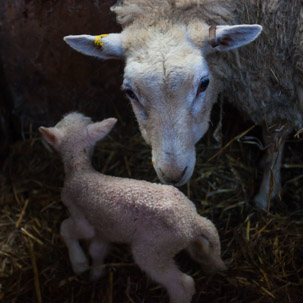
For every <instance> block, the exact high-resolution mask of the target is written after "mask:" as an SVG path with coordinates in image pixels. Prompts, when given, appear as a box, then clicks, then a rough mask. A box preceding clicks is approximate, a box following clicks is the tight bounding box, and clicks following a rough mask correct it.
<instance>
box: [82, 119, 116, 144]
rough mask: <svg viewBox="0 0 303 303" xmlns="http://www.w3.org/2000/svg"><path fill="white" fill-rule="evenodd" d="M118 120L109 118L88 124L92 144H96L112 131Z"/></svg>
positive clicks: (88, 134)
mask: <svg viewBox="0 0 303 303" xmlns="http://www.w3.org/2000/svg"><path fill="white" fill-rule="evenodd" d="M116 122H117V119H115V118H109V119H106V120H103V121H101V122H96V123H92V124H89V125H88V126H87V140H88V141H89V142H90V143H91V144H95V143H96V142H98V141H99V140H101V139H102V138H104V137H105V136H106V135H107V134H108V133H109V132H110V131H111V129H112V128H113V127H114V125H115V124H116Z"/></svg>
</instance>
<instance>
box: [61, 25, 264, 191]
mask: <svg viewBox="0 0 303 303" xmlns="http://www.w3.org/2000/svg"><path fill="white" fill-rule="evenodd" d="M261 30H262V27H261V26H260V25H234V26H229V25H219V26H217V27H209V26H208V25H206V24H204V23H203V22H198V21H197V20H196V21H195V22H192V23H191V24H189V25H188V26H187V27H186V26H185V25H181V24H179V25H177V24H174V25H173V24H171V23H170V22H167V20H164V21H158V22H157V23H156V26H154V27H153V26H152V25H150V24H148V25H146V24H145V26H144V24H143V25H142V27H138V24H137V25H136V24H135V25H134V27H132V26H129V27H126V28H125V29H124V30H123V32H122V33H121V34H110V35H101V36H91V35H76V36H67V37H65V38H64V40H65V41H66V42H67V43H68V44H69V45H70V46H71V47H72V48H74V49H75V50H77V51H79V52H81V53H83V54H86V55H89V56H95V57H99V58H102V59H109V58H123V59H126V67H125V74H124V83H123V89H124V90H125V91H126V93H127V95H128V96H129V98H130V100H131V102H132V106H133V109H134V112H135V114H136V117H137V119H138V122H139V126H140V129H141V132H142V135H143V137H144V139H145V140H146V142H147V143H149V144H150V145H151V147H152V155H153V165H154V167H155V169H156V172H157V174H158V177H159V178H160V180H161V181H162V182H166V183H173V184H175V185H182V184H184V183H186V182H187V181H188V180H189V178H190V177H191V175H192V172H193V169H194V165H195V143H196V142H197V141H198V140H199V139H200V138H201V137H202V136H203V135H204V134H205V132H206V131H207V128H208V122H209V116H210V110H211V107H212V104H213V103H214V101H215V100H216V97H217V94H216V92H217V91H218V85H217V83H216V81H215V79H214V77H213V75H211V74H210V72H209V69H208V66H207V63H206V61H205V58H204V57H203V55H202V53H203V52H205V53H212V52H222V51H228V50H231V49H235V48H238V47H241V46H243V45H246V44H248V43H250V42H252V41H253V40H254V39H256V38H257V37H258V35H259V34H260V32H261ZM203 49H204V50H203Z"/></svg>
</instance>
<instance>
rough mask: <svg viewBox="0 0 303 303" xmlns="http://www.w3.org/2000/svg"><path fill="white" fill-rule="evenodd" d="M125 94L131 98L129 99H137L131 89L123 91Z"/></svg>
mask: <svg viewBox="0 0 303 303" xmlns="http://www.w3.org/2000/svg"><path fill="white" fill-rule="evenodd" d="M125 93H126V94H127V95H128V96H129V97H130V98H131V99H137V96H136V95H135V93H134V92H133V91H132V90H131V89H127V90H125Z"/></svg>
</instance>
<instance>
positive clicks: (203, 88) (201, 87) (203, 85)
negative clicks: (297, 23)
mask: <svg viewBox="0 0 303 303" xmlns="http://www.w3.org/2000/svg"><path fill="white" fill-rule="evenodd" d="M208 84H209V78H203V79H202V80H201V82H200V85H199V89H198V94H199V93H202V92H205V91H206V89H207V86H208Z"/></svg>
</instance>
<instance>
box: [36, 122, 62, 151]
mask: <svg viewBox="0 0 303 303" xmlns="http://www.w3.org/2000/svg"><path fill="white" fill-rule="evenodd" d="M39 132H40V133H41V134H42V135H43V137H44V139H45V140H46V141H47V142H48V143H49V144H50V145H52V146H54V145H58V143H60V140H61V137H62V134H61V132H60V131H59V130H58V129H57V128H55V127H48V128H47V127H43V126H40V127H39Z"/></svg>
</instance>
